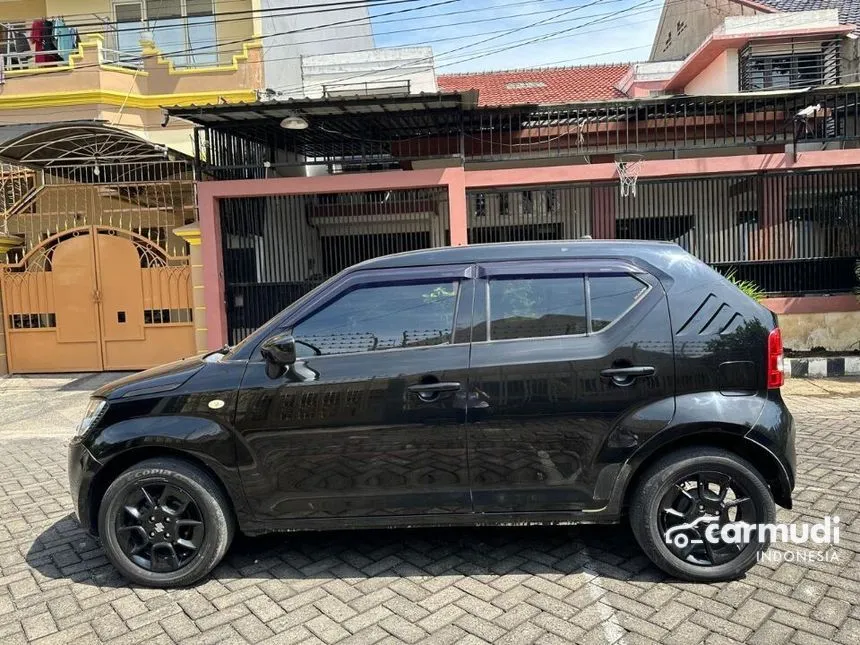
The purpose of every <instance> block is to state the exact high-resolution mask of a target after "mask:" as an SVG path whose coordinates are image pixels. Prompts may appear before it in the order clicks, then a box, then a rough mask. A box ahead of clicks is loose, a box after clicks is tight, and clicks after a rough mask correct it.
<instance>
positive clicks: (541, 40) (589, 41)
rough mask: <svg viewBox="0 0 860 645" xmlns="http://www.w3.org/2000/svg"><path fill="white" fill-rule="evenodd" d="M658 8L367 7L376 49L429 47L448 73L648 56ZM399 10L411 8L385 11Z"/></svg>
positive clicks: (492, 1) (619, 3)
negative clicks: (413, 46) (412, 46)
mask: <svg viewBox="0 0 860 645" xmlns="http://www.w3.org/2000/svg"><path fill="white" fill-rule="evenodd" d="M443 3H444V4H443ZM431 4H432V5H436V6H427V5H431ZM662 6H663V0H507V1H506V0H417V1H416V2H405V3H401V4H383V5H376V6H374V5H373V4H371V7H370V13H371V17H372V18H371V20H372V23H373V32H374V36H375V39H376V46H377V47H404V46H409V45H431V46H432V47H433V53H434V58H435V64H436V71H437V74H451V73H456V72H474V71H481V70H489V69H514V68H523V67H542V66H550V65H553V66H554V65H592V64H595V63H605V62H622V61H623V62H629V61H641V60H647V59H648V54H649V53H650V50H651V42H652V40H653V39H654V33H655V31H656V30H657V21H658V20H659V18H660V11H661V8H662ZM404 9H410V11H408V12H403V13H396V14H391V13H390V12H394V11H398V12H402V11H403V10H404ZM413 9H415V10H414V11H413ZM385 14H389V15H385ZM532 40H535V41H536V42H528V41H532ZM482 41H485V42H482ZM513 45H520V46H517V47H514V46H513Z"/></svg>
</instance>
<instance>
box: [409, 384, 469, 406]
mask: <svg viewBox="0 0 860 645" xmlns="http://www.w3.org/2000/svg"><path fill="white" fill-rule="evenodd" d="M460 388H461V385H460V383H459V382H457V381H437V382H436V383H418V384H417V385H410V386H409V387H407V388H406V389H407V390H409V391H410V392H412V393H413V394H417V395H418V398H419V399H421V400H422V401H427V402H429V401H435V400H436V399H438V398H439V394H441V393H442V392H457V391H459V390H460Z"/></svg>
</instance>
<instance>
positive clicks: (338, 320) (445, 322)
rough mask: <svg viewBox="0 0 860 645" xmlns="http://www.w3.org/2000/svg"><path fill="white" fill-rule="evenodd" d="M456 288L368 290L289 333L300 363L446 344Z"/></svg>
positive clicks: (371, 287) (394, 286) (353, 294)
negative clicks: (363, 353) (332, 356)
mask: <svg viewBox="0 0 860 645" xmlns="http://www.w3.org/2000/svg"><path fill="white" fill-rule="evenodd" d="M458 286H459V283H458V282H455V281H448V282H440V281H436V282H420V283H408V284H386V285H368V286H364V287H359V288H358V289H354V290H352V291H349V292H347V293H346V294H344V295H343V296H341V297H340V298H338V299H337V300H335V301H334V302H331V303H329V304H328V305H326V306H325V307H324V308H323V309H320V310H319V311H317V312H315V313H313V314H311V315H310V316H309V317H308V318H306V319H304V320H303V321H301V322H300V323H299V324H297V325H296V326H295V327H294V328H293V336H294V337H295V339H296V353H297V355H298V356H299V357H304V358H307V357H309V356H319V355H323V356H326V355H331V354H354V353H357V352H373V351H380V350H385V349H396V348H407V347H427V346H431V345H442V344H447V343H450V342H451V333H452V329H453V327H454V310H455V304H456V302H457V292H458Z"/></svg>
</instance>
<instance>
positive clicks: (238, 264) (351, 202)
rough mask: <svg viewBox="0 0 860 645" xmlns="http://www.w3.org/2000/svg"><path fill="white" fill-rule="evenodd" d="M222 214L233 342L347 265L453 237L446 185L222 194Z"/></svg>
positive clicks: (424, 246)
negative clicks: (243, 195)
mask: <svg viewBox="0 0 860 645" xmlns="http://www.w3.org/2000/svg"><path fill="white" fill-rule="evenodd" d="M219 213H220V219H221V240H222V252H223V259H224V278H225V296H226V309H227V326H228V330H229V335H230V342H231V343H235V342H238V341H239V340H240V339H241V338H243V337H244V336H246V335H247V334H249V333H250V332H252V331H253V330H254V329H256V328H257V327H259V326H260V325H262V324H263V323H264V322H266V321H267V320H268V319H269V318H271V317H272V316H274V315H275V314H276V313H278V312H279V311H281V310H282V309H283V308H284V307H286V306H288V305H290V304H291V303H292V302H294V301H295V300H297V299H298V298H300V297H301V296H302V295H304V294H305V293H307V292H308V291H310V290H311V289H313V288H314V287H315V286H317V285H318V284H320V283H321V282H323V281H324V280H326V279H327V278H329V277H330V276H332V275H334V274H335V273H337V272H339V271H341V270H342V269H345V268H346V267H348V266H351V265H353V264H355V263H357V262H361V261H363V260H367V259H370V258H374V257H378V256H381V255H387V254H390V253H398V252H401V251H412V250H417V249H425V248H431V247H435V246H445V245H446V244H448V241H449V237H450V235H449V231H448V194H447V191H446V189H444V188H432V189H420V190H418V189H416V190H390V191H377V192H350V193H330V194H313V195H280V196H271V197H259V198H250V199H249V198H241V199H239V198H235V199H225V200H222V201H221V202H220V206H219Z"/></svg>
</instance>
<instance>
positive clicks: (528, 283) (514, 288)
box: [490, 276, 587, 340]
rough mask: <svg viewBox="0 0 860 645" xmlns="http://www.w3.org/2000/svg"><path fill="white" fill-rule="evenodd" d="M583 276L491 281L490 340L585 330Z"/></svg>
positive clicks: (556, 334) (563, 333) (580, 332)
mask: <svg viewBox="0 0 860 645" xmlns="http://www.w3.org/2000/svg"><path fill="white" fill-rule="evenodd" d="M586 329H587V326H586V318H585V280H584V278H582V276H561V277H535V278H498V279H493V280H490V340H509V339H512V338H541V337H545V336H571V335H576V334H584V333H585V332H586Z"/></svg>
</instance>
